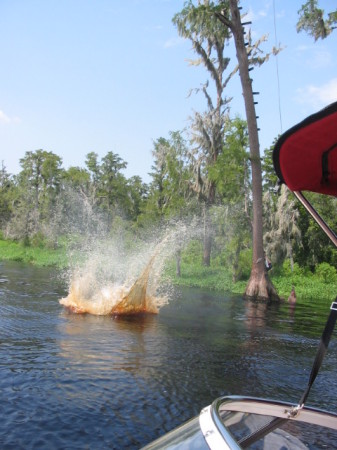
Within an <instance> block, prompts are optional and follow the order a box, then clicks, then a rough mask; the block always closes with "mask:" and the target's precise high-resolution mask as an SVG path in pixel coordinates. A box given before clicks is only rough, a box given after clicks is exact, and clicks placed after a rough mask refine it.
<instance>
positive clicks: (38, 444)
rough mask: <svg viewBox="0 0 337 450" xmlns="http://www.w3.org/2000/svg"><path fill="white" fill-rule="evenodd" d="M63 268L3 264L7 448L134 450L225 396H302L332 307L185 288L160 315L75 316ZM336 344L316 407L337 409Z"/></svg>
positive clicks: (315, 395) (0, 369)
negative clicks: (68, 307)
mask: <svg viewBox="0 0 337 450" xmlns="http://www.w3.org/2000/svg"><path fill="white" fill-rule="evenodd" d="M56 275H57V274H56V273H55V271H53V270H50V269H37V268H34V267H32V266H29V265H22V264H19V263H7V262H6V263H1V264H0V411H1V420H0V448H2V449H37V448H48V449H86V448H87V449H137V448H140V447H141V446H142V445H145V444H146V443H148V442H149V441H151V440H153V439H155V438H157V437H158V436H160V435H162V434H163V433H165V432H166V431H169V430H170V429H172V428H174V427H175V426H177V425H178V424H180V423H181V422H183V421H185V420H187V419H189V418H190V417H192V416H194V415H196V414H198V413H199V411H200V409H201V408H202V407H203V406H206V405H207V404H209V403H210V402H211V401H212V400H213V399H214V398H215V397H218V396H220V395H227V394H238V395H253V396H262V397H268V398H269V397H273V398H277V399H282V400H286V401H292V402H297V401H298V400H299V398H300V396H301V393H302V391H303V390H304V388H305V386H306V384H307V380H308V377H309V373H310V370H311V364H312V361H313V359H314V356H315V353H316V348H317V344H318V342H319V338H320V336H321V333H322V330H323V327H324V324H325V321H326V318H327V315H328V312H329V306H330V305H323V306H319V307H318V306H317V305H315V303H314V302H313V304H309V305H303V304H301V302H298V304H297V305H296V309H289V307H288V305H286V304H283V305H279V306H266V305H263V304H252V303H249V302H246V301H243V300H242V299H241V298H239V297H235V298H230V297H224V296H223V295H221V294H214V293H207V292H202V291H200V290H192V289H185V290H180V291H177V292H176V294H175V295H174V298H173V299H172V300H171V301H170V303H169V304H168V305H167V306H165V307H164V308H162V309H161V311H160V314H159V315H157V316H148V317H142V318H139V317H138V318H118V319H115V318H113V317H99V316H90V315H74V314H70V313H67V312H66V311H65V310H64V309H63V308H62V307H61V305H60V304H59V302H58V300H59V299H60V298H61V297H62V296H64V295H65V294H66V290H65V286H63V285H62V283H61V282H60V281H59V280H58V277H57V276H56ZM336 373H337V345H336V342H335V340H334V339H332V342H331V343H330V347H329V351H328V354H327V356H326V358H325V360H324V363H323V367H322V369H321V372H320V374H319V375H318V378H317V380H316V382H315V385H314V387H313V388H312V392H311V394H310V396H309V401H308V404H311V405H315V406H319V407H321V408H323V409H329V410H332V411H336V410H337V387H336V383H335V382H334V381H335V379H336Z"/></svg>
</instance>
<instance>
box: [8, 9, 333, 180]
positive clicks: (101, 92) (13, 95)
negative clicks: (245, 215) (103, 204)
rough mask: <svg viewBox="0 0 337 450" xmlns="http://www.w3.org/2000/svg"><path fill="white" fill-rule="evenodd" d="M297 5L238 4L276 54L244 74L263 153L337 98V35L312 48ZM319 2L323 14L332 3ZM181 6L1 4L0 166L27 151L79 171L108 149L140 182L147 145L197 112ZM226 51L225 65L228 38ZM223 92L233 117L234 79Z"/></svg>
mask: <svg viewBox="0 0 337 450" xmlns="http://www.w3.org/2000/svg"><path fill="white" fill-rule="evenodd" d="M302 3H304V0H274V1H273V0H243V1H241V5H242V7H243V11H246V12H247V13H248V17H247V18H246V19H245V20H252V26H251V30H252V35H253V38H258V37H260V36H261V35H262V34H268V35H269V40H268V42H267V43H266V44H264V46H263V48H264V49H266V50H267V49H269V48H271V47H272V46H273V45H275V43H280V44H281V45H282V46H283V47H284V50H283V51H282V52H281V53H280V54H279V56H278V58H277V64H276V58H274V57H272V58H271V59H270V61H269V62H268V63H266V64H264V65H263V66H262V67H261V68H259V69H258V68H256V69H255V70H254V71H253V72H252V78H253V80H254V81H253V87H254V90H255V91H259V92H260V95H259V97H258V101H259V103H258V105H256V108H257V115H258V116H259V117H260V118H259V127H260V129H261V130H260V135H259V137H260V146H261V152H263V150H264V148H266V147H269V146H270V145H271V144H272V142H273V140H274V138H275V137H276V136H277V135H278V134H279V133H281V132H282V131H286V129H288V128H290V127H291V126H292V125H294V124H295V123H297V122H298V121H300V120H302V119H303V118H304V117H306V116H307V115H309V114H311V113H313V112H315V111H317V110H318V109H320V108H322V107H323V106H325V105H327V104H329V103H331V102H332V101H335V100H337V70H336V69H337V67H336V66H337V58H336V53H337V31H335V32H334V33H333V34H332V35H330V36H329V37H328V38H327V39H325V40H324V41H321V40H320V41H317V42H316V43H315V42H314V41H313V39H312V38H310V37H308V36H307V35H306V34H304V33H300V34H297V33H296V21H297V11H298V9H299V8H300V6H301V4H302ZM319 3H320V5H321V7H322V8H323V9H325V11H331V8H332V7H333V3H335V2H331V0H320V2H319ZM183 4H184V2H183V1H181V0H180V1H179V0H1V1H0V36H1V46H0V60H1V71H0V142H1V151H0V163H1V161H3V162H4V165H5V166H6V169H7V171H8V172H9V173H17V172H19V170H20V164H19V160H20V158H22V157H23V156H24V155H25V153H26V152H27V151H34V150H37V149H43V150H46V151H52V152H54V153H56V154H57V155H59V156H60V157H61V158H62V160H63V167H64V168H68V167H69V166H80V167H85V156H86V154H87V153H89V152H91V151H94V152H96V153H98V155H99V157H103V156H105V155H106V154H107V152H108V151H112V152H114V153H117V154H118V155H119V156H120V157H121V158H122V159H123V160H124V161H126V162H127V163H128V167H127V169H126V171H125V172H124V173H125V175H126V176H127V177H131V176H133V175H139V176H141V177H142V179H143V180H144V181H146V182H149V181H150V177H149V176H148V173H149V172H150V171H151V165H152V154H151V150H152V149H153V141H154V140H156V139H158V138H159V137H165V138H167V137H169V132H170V131H176V130H182V129H184V128H185V127H187V126H188V124H189V117H190V116H191V115H192V114H193V111H199V112H202V111H204V110H205V109H206V105H205V101H204V98H203V96H202V94H199V95H192V96H188V93H189V91H190V89H192V88H198V87H199V86H200V85H201V84H202V83H203V82H205V81H206V79H207V78H208V74H207V72H206V70H205V69H202V68H200V67H199V68H195V67H192V66H189V64H188V62H187V60H188V59H193V57H194V56H195V55H194V53H193V52H192V50H191V44H190V42H189V41H186V40H183V39H181V38H179V36H178V33H177V30H176V28H175V27H174V26H173V24H172V17H173V15H174V14H175V13H177V12H179V11H181V9H182V7H183ZM274 11H275V14H274ZM274 23H275V24H276V28H275V27H274ZM275 30H276V36H275ZM228 54H229V55H230V56H231V58H232V59H231V64H232V66H231V67H233V66H234V64H235V58H234V55H235V52H234V51H233V43H231V44H230V45H229V47H228ZM277 66H278V73H279V85H278V81H277ZM278 91H279V92H280V103H279V96H278ZM227 96H229V97H233V101H232V103H231V114H232V115H233V116H234V115H236V114H238V115H240V116H241V117H244V109H243V98H242V94H241V87H240V84H239V80H238V77H236V79H233V80H232V81H231V82H230V84H229V85H228V91H227ZM279 106H280V108H281V120H280V114H279V111H280V108H279Z"/></svg>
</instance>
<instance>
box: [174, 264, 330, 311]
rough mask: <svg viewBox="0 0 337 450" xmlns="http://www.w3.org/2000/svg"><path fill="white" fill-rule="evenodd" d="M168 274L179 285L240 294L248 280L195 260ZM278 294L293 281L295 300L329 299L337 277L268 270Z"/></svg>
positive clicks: (285, 296) (287, 291) (285, 293)
mask: <svg viewBox="0 0 337 450" xmlns="http://www.w3.org/2000/svg"><path fill="white" fill-rule="evenodd" d="M167 275H168V276H169V278H170V280H171V282H172V283H173V284H175V285H178V286H190V287H199V288H205V289H209V290H216V291H220V292H230V293H232V294H238V295H242V294H243V293H244V291H245V288H246V285H247V280H244V281H239V282H237V283H233V281H232V277H231V274H230V271H229V270H228V269H227V268H226V267H219V266H218V267H203V266H201V265H197V264H193V265H192V264H191V265H187V264H182V265H181V276H180V277H177V276H176V274H175V267H174V264H171V265H170V266H169V267H168V270H167ZM270 278H271V281H272V282H273V284H274V286H275V288H276V290H277V292H278V294H279V295H280V297H281V298H283V299H285V300H287V299H288V296H289V294H290V291H291V288H292V286H293V285H294V286H295V291H296V295H297V299H298V301H301V299H302V300H303V301H309V300H312V301H317V302H319V301H322V302H332V301H333V300H335V298H336V295H337V281H334V282H330V283H325V282H324V281H322V280H320V279H319V278H318V277H316V276H313V275H311V276H305V275H296V276H281V275H277V276H276V275H275V276H274V275H273V274H270Z"/></svg>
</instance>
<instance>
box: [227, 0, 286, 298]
mask: <svg viewBox="0 0 337 450" xmlns="http://www.w3.org/2000/svg"><path fill="white" fill-rule="evenodd" d="M229 3H230V10H231V22H232V32H233V35H234V41H235V48H236V55H237V59H238V63H239V73H240V80H241V86H242V90H243V97H244V103H245V110H246V117H247V125H248V133H249V146H250V157H251V166H252V193H253V262H252V271H251V274H250V278H249V281H248V284H247V287H246V291H245V296H247V297H249V298H253V299H259V300H271V299H278V300H279V297H278V295H277V292H276V289H275V288H274V286H273V284H272V283H271V281H270V279H269V277H268V275H267V272H266V269H265V264H264V254H263V229H262V169H261V159H260V148H259V137H258V130H257V122H256V113H255V106H254V97H253V89H252V80H251V79H250V76H249V70H248V55H247V51H246V47H245V43H244V37H243V27H242V24H241V18H240V11H239V8H238V0H230V1H229Z"/></svg>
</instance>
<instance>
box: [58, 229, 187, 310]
mask: <svg viewBox="0 0 337 450" xmlns="http://www.w3.org/2000/svg"><path fill="white" fill-rule="evenodd" d="M182 228H184V230H183V229H182ZM185 231H186V230H185V226H184V227H182V226H179V227H175V229H174V230H173V231H172V230H171V231H170V232H167V233H166V234H165V236H164V238H162V239H161V240H160V242H159V244H157V245H156V246H154V245H152V246H151V245H147V250H144V249H142V251H138V253H137V254H136V255H131V256H128V257H126V255H125V251H123V257H120V253H121V251H120V250H118V248H117V247H116V245H112V243H111V242H109V243H108V242H107V241H102V242H100V243H99V242H97V241H95V248H94V249H93V250H90V251H87V252H86V254H85V257H84V262H82V265H80V266H79V267H76V268H75V269H74V270H73V271H72V272H71V275H70V281H69V285H70V288H69V294H68V296H67V297H65V298H62V299H61V300H60V304H61V305H63V306H64V307H66V308H67V309H68V310H70V311H72V312H74V313H77V314H85V313H88V314H94V315H116V316H118V315H137V314H157V313H158V312H159V309H160V307H161V306H163V305H164V304H166V303H167V301H168V298H167V295H166V296H159V295H158V294H157V291H158V288H159V285H160V276H161V272H162V270H163V268H164V263H165V261H166V260H167V258H169V257H170V256H172V254H173V252H174V251H175V249H176V248H177V242H178V241H179V239H181V238H179V236H181V234H182V232H183V233H184V234H185ZM111 255H115V257H114V258H113V257H112V256H111ZM140 255H141V256H140ZM144 261H147V264H146V265H145V268H144ZM141 265H142V266H143V267H142V271H141V275H140V276H138V278H136V277H135V275H134V273H137V272H138V273H139V272H140V270H139V269H140V266H141ZM112 272H114V274H113V275H114V276H113V275H112V274H111V273H112ZM114 278H115V279H114Z"/></svg>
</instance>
